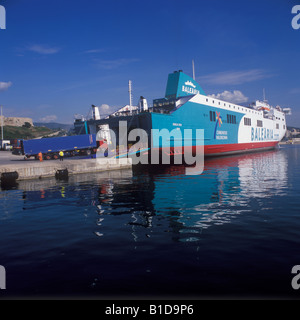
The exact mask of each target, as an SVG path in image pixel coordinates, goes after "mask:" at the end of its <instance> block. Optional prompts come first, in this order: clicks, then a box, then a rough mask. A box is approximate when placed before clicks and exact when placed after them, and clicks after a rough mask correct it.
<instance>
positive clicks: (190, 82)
mask: <svg viewBox="0 0 300 320" xmlns="http://www.w3.org/2000/svg"><path fill="white" fill-rule="evenodd" d="M184 84H185V85H186V86H191V87H193V88H196V86H195V85H194V84H193V82H192V81H186V82H185V83H184Z"/></svg>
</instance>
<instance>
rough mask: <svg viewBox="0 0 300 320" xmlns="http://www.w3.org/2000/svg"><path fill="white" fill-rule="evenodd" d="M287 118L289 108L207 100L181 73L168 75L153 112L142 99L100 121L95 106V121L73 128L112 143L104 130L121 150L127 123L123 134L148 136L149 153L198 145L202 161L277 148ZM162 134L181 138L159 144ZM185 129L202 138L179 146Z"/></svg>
mask: <svg viewBox="0 0 300 320" xmlns="http://www.w3.org/2000/svg"><path fill="white" fill-rule="evenodd" d="M288 114H291V109H290V108H281V107H279V106H277V107H272V106H270V105H269V104H268V103H267V102H266V101H265V100H264V101H259V100H257V101H255V102H254V103H252V104H251V105H249V106H242V105H238V104H235V103H231V102H227V101H223V100H220V99H216V98H215V97H213V96H209V95H207V94H206V93H205V92H204V90H203V89H202V87H201V86H200V85H199V84H198V83H197V82H196V81H195V79H194V77H193V78H192V77H190V76H189V75H187V74H185V73H183V72H182V70H179V71H175V72H174V73H171V74H169V76H168V82H167V87H166V92H165V97H164V98H161V99H155V100H153V106H152V107H148V103H147V100H146V99H145V98H144V97H141V98H140V101H139V104H138V106H132V105H131V103H130V105H129V106H126V107H123V108H122V109H120V110H118V111H117V112H115V113H113V114H111V115H109V116H107V117H105V118H104V119H103V118H102V119H101V118H100V114H99V110H98V109H97V107H95V106H93V118H92V119H90V120H82V119H81V120H76V121H75V123H74V126H75V130H76V131H77V133H83V134H91V133H93V134H95V133H97V132H99V131H100V136H102V137H104V138H107V140H110V137H109V134H108V131H109V130H112V131H113V132H114V133H115V134H116V137H117V138H116V139H117V145H118V147H119V148H120V149H123V150H125V149H127V148H128V147H130V145H131V144H133V143H134V142H131V141H126V143H125V145H124V144H123V142H122V141H123V140H122V139H123V138H124V137H123V136H122V137H121V136H120V135H119V133H118V132H119V131H120V124H122V125H124V123H125V126H126V130H127V133H129V132H130V131H131V130H132V129H136V128H140V129H143V130H145V131H146V133H147V135H148V137H149V140H148V141H147V144H146V146H145V148H146V149H147V147H149V149H150V151H153V150H159V151H161V152H166V153H168V154H170V155H174V154H178V153H182V154H183V153H184V152H185V150H187V149H191V148H192V150H194V149H195V148H196V147H197V146H198V145H201V146H203V147H204V154H205V156H218V155H226V154H234V153H242V152H249V151H256V150H267V149H273V148H275V147H276V146H277V145H278V143H279V142H280V141H281V140H282V138H283V137H284V136H285V133H286V128H287V126H286V115H288ZM163 129H166V130H167V132H171V133H174V132H177V133H178V134H179V135H177V134H176V135H175V137H174V136H172V135H171V136H169V138H168V139H159V137H157V136H156V135H158V134H160V132H161V130H163ZM174 129H175V130H176V131H174ZM186 129H189V130H191V129H192V130H197V129H203V130H204V137H203V139H196V138H195V137H194V136H192V137H189V139H185V141H184V142H183V141H182V140H183V139H184V132H185V130H186ZM123 133H124V131H123ZM178 137H179V138H178Z"/></svg>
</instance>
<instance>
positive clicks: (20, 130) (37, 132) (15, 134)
mask: <svg viewBox="0 0 300 320" xmlns="http://www.w3.org/2000/svg"><path fill="white" fill-rule="evenodd" d="M54 132H56V130H52V129H49V128H46V127H30V128H26V127H13V126H4V127H3V138H4V140H12V139H26V140H27V139H34V138H39V137H45V136H48V135H51V134H53V133H54Z"/></svg>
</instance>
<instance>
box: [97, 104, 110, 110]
mask: <svg viewBox="0 0 300 320" xmlns="http://www.w3.org/2000/svg"><path fill="white" fill-rule="evenodd" d="M99 108H100V110H101V111H106V112H107V111H109V110H110V106H109V105H108V104H102V105H101V106H100V107H99Z"/></svg>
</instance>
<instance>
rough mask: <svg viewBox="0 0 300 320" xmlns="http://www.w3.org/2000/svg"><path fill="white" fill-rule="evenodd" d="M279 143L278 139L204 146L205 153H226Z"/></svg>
mask: <svg viewBox="0 0 300 320" xmlns="http://www.w3.org/2000/svg"><path fill="white" fill-rule="evenodd" d="M277 144H278V141H270V142H250V143H233V144H219V145H213V146H204V154H215V153H226V152H235V151H248V150H253V149H260V148H272V147H275V146H276V145H277Z"/></svg>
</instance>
